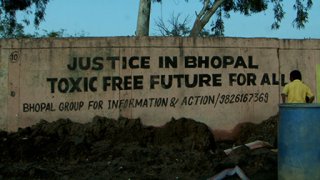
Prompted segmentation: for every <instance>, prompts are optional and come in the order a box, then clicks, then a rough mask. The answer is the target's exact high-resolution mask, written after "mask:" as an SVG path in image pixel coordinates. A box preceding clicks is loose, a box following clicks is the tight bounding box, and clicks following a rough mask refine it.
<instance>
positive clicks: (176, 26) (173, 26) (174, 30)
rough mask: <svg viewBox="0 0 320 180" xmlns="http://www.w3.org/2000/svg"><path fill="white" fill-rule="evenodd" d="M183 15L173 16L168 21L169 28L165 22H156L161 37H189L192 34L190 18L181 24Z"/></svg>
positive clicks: (161, 20)
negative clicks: (189, 24) (189, 23)
mask: <svg viewBox="0 0 320 180" xmlns="http://www.w3.org/2000/svg"><path fill="white" fill-rule="evenodd" d="M180 16H181V14H178V15H177V16H175V15H174V14H173V15H172V16H171V19H170V20H169V21H168V24H169V25H168V26H167V25H166V23H165V22H164V21H163V19H159V20H158V21H156V26H157V28H158V30H159V32H160V34H161V36H187V35H189V34H190V28H189V27H188V21H189V20H188V17H186V18H185V19H184V20H183V21H182V22H180V20H179V19H180Z"/></svg>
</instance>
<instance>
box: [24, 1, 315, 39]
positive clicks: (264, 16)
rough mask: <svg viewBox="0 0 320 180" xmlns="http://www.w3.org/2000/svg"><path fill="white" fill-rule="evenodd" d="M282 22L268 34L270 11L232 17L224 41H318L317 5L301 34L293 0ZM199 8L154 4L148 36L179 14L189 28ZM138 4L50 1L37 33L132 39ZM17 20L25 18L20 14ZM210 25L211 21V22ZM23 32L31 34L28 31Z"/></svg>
mask: <svg viewBox="0 0 320 180" xmlns="http://www.w3.org/2000/svg"><path fill="white" fill-rule="evenodd" d="M284 3H285V11H286V14H285V18H284V19H283V22H282V23H281V24H280V29H279V30H271V24H272V23H273V21H274V19H273V12H272V8H269V10H267V11H265V12H262V13H259V14H255V15H252V16H244V15H240V14H235V13H231V18H229V19H225V36H226V37H248V38H251V37H266V38H280V39H304V38H312V39H320V21H319V19H318V18H320V11H319V7H320V2H319V1H318V0H315V1H314V4H313V7H312V9H311V11H310V14H309V23H308V24H306V27H305V28H304V29H302V30H298V29H295V28H293V26H292V21H293V19H294V16H295V12H294V11H293V8H292V6H293V3H294V1H293V0H284ZM201 5H202V4H201V3H200V2H199V1H198V0H189V2H188V3H187V2H185V1H184V0H163V2H162V3H161V4H159V3H153V4H152V9H151V22H150V35H151V36H157V35H160V33H159V31H158V30H157V28H156V26H155V22H156V21H159V19H160V18H162V19H163V20H164V21H165V22H167V21H168V20H169V19H170V18H171V17H172V16H173V15H174V16H176V15H178V14H180V20H184V19H185V18H186V17H188V19H189V21H188V22H189V25H190V26H192V24H193V22H194V19H195V14H196V12H199V11H200V9H201V7H202V6H201ZM138 9H139V0H90V1H88V0H50V2H49V4H48V5H47V9H46V15H45V21H44V22H42V23H41V25H40V26H39V30H38V32H40V33H41V32H43V30H46V31H48V32H50V31H59V30H62V29H63V30H64V31H65V33H66V34H69V35H77V34H82V35H85V36H90V37H110V36H111V37H113V36H134V35H135V30H136V25H137V16H138ZM19 16H20V17H22V16H24V14H23V13H19ZM210 22H211V21H210ZM26 32H30V33H32V32H34V28H33V27H32V26H31V27H27V28H26Z"/></svg>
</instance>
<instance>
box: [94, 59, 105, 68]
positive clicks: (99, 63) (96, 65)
mask: <svg viewBox="0 0 320 180" xmlns="http://www.w3.org/2000/svg"><path fill="white" fill-rule="evenodd" d="M102 61H103V57H95V58H93V60H92V70H102V69H103V64H102Z"/></svg>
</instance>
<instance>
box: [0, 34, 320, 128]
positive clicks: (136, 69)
mask: <svg viewBox="0 0 320 180" xmlns="http://www.w3.org/2000/svg"><path fill="white" fill-rule="evenodd" d="M319 49H320V41H319V40H279V39H243V38H152V37H151V38H136V37H112V38H79V39H78V38H70V39H24V40H1V51H0V53H1V59H0V83H1V86H0V90H1V91H0V92H1V94H0V128H1V129H5V130H9V131H15V130H16V129H17V128H18V127H26V126H30V125H32V124H35V123H37V122H38V121H39V120H40V119H45V120H48V121H55V120H57V119H59V118H70V119H71V120H73V121H77V122H88V121H90V120H91V119H92V117H94V116H96V115H98V116H105V117H109V118H118V117H119V116H124V117H128V118H141V120H142V122H143V123H144V124H146V125H153V126H161V125H163V124H164V123H166V122H168V121H170V120H171V118H172V117H173V118H180V117H187V118H192V119H195V120H197V121H201V122H204V123H206V124H207V125H208V126H209V127H210V128H212V130H214V131H216V132H221V131H226V132H228V131H231V130H232V129H233V128H234V127H235V126H236V125H237V124H239V123H242V122H253V123H259V122H261V121H263V120H266V119H268V118H269V117H270V116H273V115H275V114H277V113H278V104H279V102H280V92H281V90H282V88H283V85H284V84H285V83H287V82H289V73H290V71H291V70H293V69H299V70H301V72H302V76H303V80H304V81H305V82H306V83H307V84H308V85H310V87H311V89H312V91H313V92H314V93H315V94H316V86H317V82H316V66H317V65H318V64H320V50H319Z"/></svg>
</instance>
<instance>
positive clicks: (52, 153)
mask: <svg viewBox="0 0 320 180" xmlns="http://www.w3.org/2000/svg"><path fill="white" fill-rule="evenodd" d="M270 121H272V123H271V122H270ZM273 121H276V117H273V118H271V119H269V120H266V121H264V122H263V123H261V124H259V125H253V124H250V128H249V129H251V128H253V126H255V128H253V129H256V130H255V131H253V130H247V129H248V128H247V126H245V127H246V128H244V129H246V130H245V131H243V132H242V131H240V134H241V135H240V136H239V137H240V138H239V139H236V140H234V141H228V142H215V139H214V136H213V134H212V133H211V130H210V129H209V128H208V127H207V126H206V125H205V124H203V123H200V122H197V121H195V120H192V119H186V118H181V119H177V120H176V119H172V120H171V121H170V122H168V123H167V124H165V125H164V126H162V127H152V126H144V125H143V124H142V123H141V122H140V120H139V119H126V118H119V119H118V120H114V119H108V118H105V117H95V118H94V119H93V120H92V122H89V123H86V124H80V123H75V122H72V121H71V120H69V119H60V120H57V121H55V122H47V121H45V120H41V121H40V122H39V123H38V124H36V125H34V126H31V127H27V128H22V129H19V130H18V131H17V132H14V133H8V132H5V131H1V132H0V148H1V154H0V179H7V178H9V179H10V178H11V179H20V178H21V179H24V178H30V179H99V178H100V179H208V178H211V177H213V176H214V175H216V174H217V173H219V172H221V171H223V170H224V169H226V168H232V167H235V166H239V167H240V168H241V169H242V170H243V171H244V173H245V174H246V175H247V176H248V177H249V178H251V179H276V178H277V154H276V153H274V152H273V151H271V150H270V149H268V148H259V149H254V150H252V149H249V148H248V147H247V146H241V147H240V148H237V149H235V150H234V151H232V152H231V153H230V154H229V155H227V154H226V153H224V149H225V148H230V147H233V146H235V145H243V144H244V143H245V142H247V141H250V140H251V139H250V138H252V136H253V135H254V136H257V137H259V138H260V136H269V135H271V134H272V133H273V131H274V129H272V128H271V127H270V128H266V127H265V126H266V125H265V124H268V123H269V124H273ZM274 128H276V126H274ZM257 129H260V130H257ZM267 131H268V132H267ZM271 132H272V133H271ZM272 135H275V136H274V137H273V138H274V139H275V137H276V134H272ZM267 139H272V138H271V137H270V138H267ZM260 140H261V139H260ZM262 140H265V139H262ZM271 143H272V142H271ZM230 178H233V177H230Z"/></svg>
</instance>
